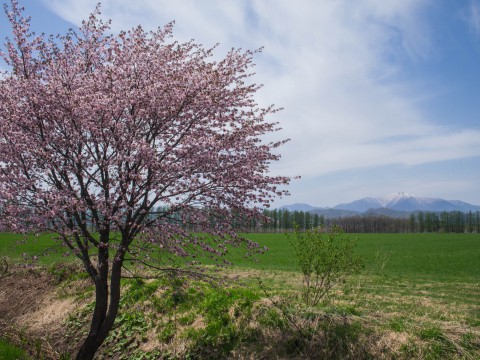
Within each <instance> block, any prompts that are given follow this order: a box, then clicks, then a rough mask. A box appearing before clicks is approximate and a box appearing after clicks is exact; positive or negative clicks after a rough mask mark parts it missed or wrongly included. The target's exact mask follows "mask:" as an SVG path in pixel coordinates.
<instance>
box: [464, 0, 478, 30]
mask: <svg viewBox="0 0 480 360" xmlns="http://www.w3.org/2000/svg"><path fill="white" fill-rule="evenodd" d="M465 18H466V20H467V21H468V23H469V24H470V27H471V28H472V30H473V31H474V32H475V33H476V34H477V35H480V2H479V1H478V0H471V1H470V6H469V8H468V11H467V13H466V16H465Z"/></svg>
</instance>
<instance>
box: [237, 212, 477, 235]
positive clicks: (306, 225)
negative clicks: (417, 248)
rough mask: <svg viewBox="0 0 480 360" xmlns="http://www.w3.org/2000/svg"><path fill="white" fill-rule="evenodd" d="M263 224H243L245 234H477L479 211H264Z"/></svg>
mask: <svg viewBox="0 0 480 360" xmlns="http://www.w3.org/2000/svg"><path fill="white" fill-rule="evenodd" d="M263 213H264V215H265V216H266V218H267V219H268V221H265V222H264V223H263V224H259V223H257V222H250V223H245V224H243V226H245V227H246V228H247V230H248V231H265V232H284V231H287V232H288V231H293V230H294V229H295V228H296V227H297V226H298V227H299V228H300V229H302V230H307V229H311V228H315V227H318V226H325V227H331V226H333V225H338V226H340V227H341V228H342V229H343V231H345V232H347V233H424V232H429V233H480V212H479V211H477V212H472V211H469V212H462V211H442V212H431V211H417V212H413V213H411V214H410V215H409V216H408V217H404V218H399V217H392V216H387V215H372V214H365V215H354V216H346V217H335V218H325V217H324V216H323V215H319V214H317V213H313V212H309V211H302V210H294V211H290V210H287V209H274V210H270V209H266V210H264V212H263Z"/></svg>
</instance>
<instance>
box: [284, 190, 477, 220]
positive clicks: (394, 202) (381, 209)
mask: <svg viewBox="0 0 480 360" xmlns="http://www.w3.org/2000/svg"><path fill="white" fill-rule="evenodd" d="M281 208H283V209H288V210H290V211H309V212H314V213H318V214H319V215H323V216H325V217H344V216H352V215H355V214H363V213H366V212H368V213H369V214H372V215H388V216H393V217H403V216H407V215H408V214H409V213H412V212H415V211H431V212H441V211H462V212H468V211H480V206H477V205H472V204H469V203H466V202H464V201H460V200H445V199H440V198H426V197H421V196H417V195H414V194H409V193H405V192H398V193H393V194H388V195H386V196H383V197H376V198H373V197H366V198H363V199H359V200H355V201H353V202H351V203H345V204H339V205H336V206H334V207H332V208H324V207H315V206H312V205H309V204H293V205H286V206H282V207H281Z"/></svg>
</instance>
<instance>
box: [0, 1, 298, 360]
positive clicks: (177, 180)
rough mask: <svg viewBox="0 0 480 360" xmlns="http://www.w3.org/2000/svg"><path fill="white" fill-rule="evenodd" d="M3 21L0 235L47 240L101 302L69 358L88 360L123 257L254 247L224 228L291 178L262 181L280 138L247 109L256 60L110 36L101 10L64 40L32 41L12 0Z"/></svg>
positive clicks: (148, 35) (108, 316)
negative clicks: (76, 265)
mask: <svg viewBox="0 0 480 360" xmlns="http://www.w3.org/2000/svg"><path fill="white" fill-rule="evenodd" d="M5 12H6V14H7V16H8V19H9V20H10V23H11V26H12V34H13V37H12V38H11V39H9V38H7V40H6V43H5V52H3V53H2V54H1V56H2V58H3V60H4V61H5V63H6V64H7V66H8V70H7V71H6V72H4V73H3V74H2V75H1V76H0V98H1V100H0V101H1V108H0V217H1V219H0V222H1V224H0V225H1V226H2V227H3V228H8V229H12V230H15V231H17V232H40V231H48V232H51V233H53V234H56V235H57V236H58V238H60V239H61V240H62V242H63V243H64V244H65V246H66V247H68V248H69V249H70V251H71V252H72V254H74V255H75V256H77V257H78V258H79V259H80V260H81V261H82V263H83V265H84V267H85V270H86V272H87V273H88V275H89V276H90V278H91V279H92V281H93V283H94V285H95V294H96V295H95V308H94V311H93V315H92V321H91V326H90V331H89V333H88V336H87V337H86V339H85V340H84V342H83V343H82V345H81V346H80V350H79V352H78V355H77V359H91V358H93V356H94V354H95V352H96V351H97V349H98V348H99V347H100V345H101V344H102V342H103V341H104V339H105V338H106V336H107V334H108V332H109V331H110V329H111V328H112V326H113V323H114V321H115V318H116V316H117V313H118V310H119V301H120V297H121V292H120V278H121V276H122V269H125V264H126V261H127V260H128V263H130V262H131V261H136V262H138V263H141V264H144V265H153V259H154V257H153V256H150V255H149V250H150V249H157V251H162V252H163V253H169V254H171V255H172V256H180V257H185V258H189V259H192V258H193V259H195V258H196V256H197V255H199V254H204V253H207V254H211V255H212V256H214V257H216V258H219V259H221V257H222V255H224V254H225V253H226V252H227V251H228V249H229V247H230V246H235V245H240V244H246V247H245V250H246V251H248V250H249V249H253V248H255V246H258V245H256V244H254V243H250V242H248V241H247V240H245V239H242V238H241V237H239V236H237V235H236V233H235V229H234V228H233V227H232V224H233V223H234V221H235V219H258V218H261V216H262V215H261V212H260V211H259V210H260V208H264V207H268V206H269V204H270V203H271V201H272V200H273V198H274V197H275V196H281V195H283V194H285V193H286V191H285V190H282V189H283V185H286V184H288V182H289V179H288V178H287V177H282V176H270V175H269V166H270V164H271V163H272V162H274V161H276V160H278V159H279V155H278V154H276V153H274V151H275V149H276V148H277V147H278V146H280V145H281V144H282V143H284V142H285V140H282V141H278V142H266V141H265V140H264V138H265V137H264V135H266V134H267V135H268V134H269V133H272V132H274V131H277V130H278V129H279V128H278V124H277V123H274V122H269V121H267V120H266V117H267V116H268V115H270V114H273V113H275V112H276V111H278V109H276V108H275V107H273V106H269V107H266V108H261V107H259V105H258V104H257V103H256V101H255V99H254V95H255V93H256V92H257V90H258V89H259V88H260V86H259V85H256V84H254V83H252V81H251V76H252V75H253V72H252V70H251V69H252V67H253V62H252V58H253V56H254V52H251V51H240V50H235V49H233V50H231V51H230V52H229V53H228V54H227V55H226V56H225V57H224V58H223V59H222V60H219V61H214V60H213V58H212V56H213V50H214V49H205V48H204V47H203V46H202V45H199V44H197V43H195V42H194V41H190V42H186V43H179V42H177V41H174V40H173V38H172V26H173V24H168V25H166V26H165V27H163V28H159V29H157V30H155V31H151V32H147V31H145V30H143V29H142V28H141V27H140V26H139V27H136V28H134V29H132V30H130V31H126V32H120V33H118V34H114V35H112V34H111V30H110V27H109V22H104V21H102V20H101V19H100V18H99V15H100V11H99V8H98V7H97V9H96V10H95V11H94V12H93V13H92V15H91V16H90V17H89V19H88V20H86V21H84V22H83V23H82V25H81V27H80V28H79V29H78V30H76V31H74V30H70V31H69V32H67V33H66V34H65V35H62V36H60V35H58V36H46V35H40V36H37V35H36V34H35V33H34V32H32V31H31V30H30V26H29V20H30V19H29V18H28V17H25V16H24V15H23V8H21V7H20V6H19V5H18V3H17V2H16V1H15V0H14V1H11V4H10V5H9V6H7V5H6V6H5ZM185 264H189V262H187V261H185ZM190 264H193V262H190ZM192 266H193V265H192ZM188 269H189V268H188V267H187V265H185V267H184V268H183V270H182V271H186V272H187V271H188Z"/></svg>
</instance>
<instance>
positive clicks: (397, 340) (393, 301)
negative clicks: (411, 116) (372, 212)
mask: <svg viewBox="0 0 480 360" xmlns="http://www.w3.org/2000/svg"><path fill="white" fill-rule="evenodd" d="M245 236H246V237H247V238H249V239H250V240H253V241H256V242H258V243H259V244H260V245H262V246H267V247H268V249H269V251H267V252H266V253H265V254H263V255H257V256H256V257H255V259H252V258H245V257H244V254H245V250H244V249H232V251H231V252H230V254H229V260H231V261H232V262H233V263H234V266H233V268H232V269H231V270H229V271H230V272H232V273H236V274H241V277H242V278H243V279H244V280H245V281H244V283H246V284H249V285H250V289H251V291H252V294H254V295H255V296H254V298H255V299H257V300H258V299H259V298H261V297H263V296H265V294H264V293H263V290H260V288H259V282H258V280H259V279H261V280H262V282H263V284H265V285H266V286H267V287H268V289H267V290H268V291H269V292H270V296H272V298H273V297H278V296H280V297H282V296H286V299H290V298H289V296H291V295H294V294H295V293H297V294H298V292H299V291H300V289H301V284H302V280H301V274H300V273H299V272H298V271H297V260H296V257H295V254H294V252H293V249H292V247H291V245H290V243H289V240H288V237H287V236H286V235H285V234H272V233H255V234H245ZM350 237H351V238H358V241H357V247H356V252H357V253H358V254H359V255H361V256H362V258H363V259H364V263H365V269H364V270H363V271H362V272H361V273H359V274H355V275H354V276H351V277H350V278H349V279H348V281H347V282H346V283H345V284H342V285H341V286H340V287H338V288H337V289H336V290H335V295H334V296H333V297H332V301H331V302H330V303H329V304H327V305H322V306H323V307H320V308H319V309H316V310H315V309H314V310H312V311H314V313H315V311H320V312H321V313H326V314H333V316H337V315H339V316H342V317H341V318H340V319H346V318H343V316H347V317H348V318H349V322H348V325H345V326H344V327H342V326H343V325H342V326H340V327H338V328H336V327H334V328H329V329H330V330H332V329H334V333H335V334H334V335H332V336H333V338H334V339H336V341H339V343H338V344H337V343H334V344H331V349H337V346H343V344H345V343H348V344H350V345H349V346H354V347H355V346H357V350H358V346H360V348H361V347H362V346H363V344H365V341H366V343H368V344H370V345H372V346H374V347H375V349H376V350H374V351H373V352H370V353H369V354H370V355H372V354H373V355H372V356H373V357H375V356H377V355H378V354H379V353H378V352H377V351H383V350H381V349H380V350H379V349H378V346H377V345H378V344H381V342H380V343H378V341H380V340H378V339H379V338H381V339H384V340H382V341H386V343H387V344H388V346H387V347H388V349H389V350H385V351H390V353H389V352H387V353H386V354H395V357H398V358H399V359H410V358H422V359H424V358H425V359H427V358H429V359H477V358H480V302H479V300H478V299H480V235H478V234H351V235H350ZM47 249H49V250H54V251H53V252H52V251H49V253H50V254H49V255H47V256H40V257H39V260H38V262H39V263H40V264H43V265H48V266H50V265H51V264H53V263H56V262H63V261H66V260H68V261H70V260H75V258H74V257H72V256H70V257H64V256H62V254H63V253H65V252H66V250H65V248H63V247H61V246H60V245H58V244H57V243H56V242H55V241H54V240H53V239H52V236H51V235H49V234H42V235H40V236H38V237H34V238H31V239H26V241H23V238H22V236H19V235H12V234H9V233H0V256H7V257H8V258H9V259H10V260H9V262H16V261H18V262H20V261H22V254H24V253H28V254H29V256H39V255H42V254H43V253H44V252H45V250H47ZM140 288H141V289H143V287H140ZM89 289H90V288H89ZM128 289H130V290H132V289H133V288H131V285H130V287H128V286H127V287H126V289H125V290H126V291H127V292H128V291H130V290H128ZM146 289H147V290H148V289H149V287H146ZM88 291H91V289H90V290H88ZM88 291H87V293H88ZM139 291H140V290H139ZM141 291H144V290H141ZM242 291H243V290H242ZM249 291H250V290H249ZM212 294H213V295H212V296H214V297H219V298H218V299H220V300H221V301H224V300H222V299H225V296H226V295H225V294H223V295H222V296H220V295H221V294H220V295H219V294H217V293H216V292H213V293H212ZM224 295H225V296H224ZM76 296H78V294H77V295H76ZM205 296H206V295H204V297H201V298H199V299H197V300H195V302H194V303H195V304H196V303H197V302H199V303H201V301H207V300H208V301H210V300H211V299H209V298H208V296H207V297H205ZM228 296H231V294H230V295H228ZM242 296H243V295H242ZM242 296H241V297H240V298H241V299H243V297H242ZM218 299H217V300H218ZM255 299H253V300H251V301H250V302H248V303H249V304H250V305H249V306H250V307H248V309H246V310H245V309H244V310H242V311H245V315H248V314H250V313H252V311H254V307H252V306H253V305H252V304H253V303H254V302H255V301H256V300H255ZM166 300H168V298H165V297H162V298H160V299H158V301H166ZM177 300H178V299H177ZM177 300H175V301H177ZM217 300H216V301H217ZM220 300H218V301H220ZM244 300H245V299H244ZM239 301H240V300H239ZM288 301H290V300H288ZM295 301H298V298H297V300H295ZM244 302H245V301H244ZM174 303H175V302H174ZM260 304H263V305H261V306H260V307H259V308H255V309H257V310H258V309H260V310H261V309H263V308H262V306H264V305H265V304H269V303H268V302H266V303H265V302H261V303H260ZM288 304H290V302H288ZM217 305H218V307H219V309H222V310H221V312H222V314H223V315H222V316H225V315H224V312H225V313H228V312H229V311H230V310H231V308H230V307H231V306H233V305H232V304H231V303H230V302H225V304H221V306H220V305H219V304H217ZM192 306H193V305H192ZM195 306H196V305H195ZM195 306H193V307H192V309H193V310H189V311H192V314H196V313H198V312H201V311H203V310H201V309H197V308H196V307H195ZM270 306H271V305H270ZM288 306H290V305H288ZM210 308H211V307H210V305H209V307H208V309H210ZM161 309H163V305H162V306H161ZM288 309H290V307H289V308H288ZM301 309H302V307H299V309H298V310H295V311H296V312H294V313H293V314H294V316H296V317H297V318H298V319H300V320H299V321H300V323H301V324H303V323H304V321H307V320H306V319H310V317H311V313H310V312H309V311H310V310H308V311H307V312H306V313H305V314H303V312H302V311H303V310H301ZM260 310H259V311H260ZM264 310H265V311H266V312H265V313H260V314H256V315H255V316H260V318H259V319H260V320H261V321H263V322H264V323H265V324H266V325H265V326H266V327H265V328H264V329H263V330H262V331H266V332H267V333H268V332H269V331H270V332H271V333H272V334H277V335H279V334H280V333H282V331H284V330H282V328H281V327H280V328H279V326H280V325H281V324H282V321H285V319H283V320H282V318H281V317H280V318H278V313H277V315H275V311H274V310H275V307H274V308H273V309H272V308H268V306H267V308H265V309H264ZM277 310H278V309H277ZM162 311H165V309H163V310H162ZM175 311H176V310H175ZM219 311H220V310H219ZM262 311H263V310H262ZM289 311H290V310H289ZM167 314H168V316H167V315H163V317H162V319H164V318H165V319H166V318H172V317H173V318H176V317H177V315H175V314H174V313H169V312H167ZM192 314H190V313H188V314H183V315H182V316H184V317H185V319H183V318H182V317H179V318H180V319H183V320H182V321H184V322H186V323H190V322H192V323H193V321H194V320H193V319H194V318H195V316H194V315H192ZM302 314H303V315H302ZM309 314H310V315H309ZM77 315H78V314H77ZM77 315H75V316H77ZM127 315H128V314H126V315H125V316H127ZM187 315H188V316H187ZM217 315H218V314H217ZM217 315H215V319H217V318H218V316H217ZM128 316H130V315H128ZM132 316H133V315H132ZM155 316H156V315H155ZM205 316H207V315H205ZM252 316H253V315H252ZM270 316H274V318H270ZM275 316H276V317H275ZM302 316H306V318H303V317H302ZM78 317H79V319H80V318H81V319H85V316H84V315H82V314H80V315H78ZM187 317H188V319H187ZM264 317H265V319H264ZM205 319H207V318H204V320H205ZM262 319H263V320H262ZM313 319H315V317H313ZM187 320H188V321H187ZM162 321H163V320H162ZM169 321H170V320H169ZM232 321H233V320H232ZM248 321H252V320H248ZM279 321H280V322H279ZM312 321H313V320H312ZM342 321H343V320H342ZM82 324H83V323H82ZM129 324H130V322H125V325H124V326H126V327H128V326H130V325H129ZM142 324H143V323H142ZM151 324H156V322H154V321H153V320H152V321H151ZM169 324H170V323H167V325H168V326H167V325H165V326H166V327H165V329H166V330H165V329H164V330H162V331H163V332H165V331H167V330H168V336H166V335H165V334H164V335H165V338H166V339H167V338H168V339H171V337H176V336H178V337H179V338H182V336H186V335H185V334H183V333H182V332H181V331H180V330H178V334H177V333H176V332H175V331H176V330H175V331H173V330H172V329H171V326H170V325H171V324H170V325H169ZM228 324H229V325H228V326H230V327H231V329H236V330H235V331H240V330H239V328H236V326H237V325H238V324H237V325H234V324H233V323H232V324H231V323H228ZM269 324H270V325H269ZM272 324H273V325H272ZM305 324H308V322H307V323H305ZM312 324H313V323H312ZM312 324H310V325H312ZM319 324H321V323H318V324H316V325H315V326H320V325H319ZM120 325H121V324H120ZM120 325H119V326H120ZM127 325H128V326H127ZM144 325H145V324H144ZM214 325H215V326H214ZM310 325H309V326H310ZM337 325H338V324H337ZM337 325H335V326H337ZM121 326H123V325H121ZM142 326H143V325H142ZM145 326H146V325H145ZM149 326H150V325H149ZM152 326H153V325H152ZM155 326H157V325H155ZM161 326H163V325H161ZM161 326H160V327H161ZM211 326H212V329H213V328H215V329H216V330H215V332H214V334H217V332H218V334H223V332H224V331H226V330H225V328H224V327H223V325H222V326H220V325H219V324H217V323H212V325H211ZM270 326H271V327H270ZM119 329H120V328H119ZM229 329H230V328H229ZM316 329H317V330H316V331H319V330H318V328H316ZM77 330H78V329H77ZM207 330H208V331H213V330H211V329H210V325H208V326H207V328H206V329H205V331H207ZM118 331H120V330H118ZM122 331H123V330H122ZM185 331H187V330H185ZM188 331H190V332H191V334H190V333H189V334H190V335H189V336H191V337H193V338H195V339H197V337H198V339H203V336H204V335H205V334H203V333H202V334H203V335H201V334H200V333H197V332H198V331H197V330H192V329H191V330H188ZM232 331H233V330H232ZM241 331H243V330H241ZM249 331H250V330H249ZM321 331H323V330H321ZM345 331H346V332H345ZM163 332H162V334H163ZM120 333H121V331H120ZM327 333H328V331H327V332H323V335H322V336H326V334H327ZM182 334H183V335H182ZM218 334H217V335H211V337H212V341H217V340H218V339H220V338H221V336H223V335H218ZM360 334H366V335H365V336H367V337H368V338H367V339H365V338H364V339H363V340H360V339H362V338H361V336H363V335H360ZM200 335H201V336H200ZM264 335H265V334H264ZM267 335H268V334H267ZM118 336H120V335H118ZM205 336H206V335H205ZM209 336H210V335H209ZM218 336H220V337H218ZM229 336H230V335H229ZM235 336H236V335H235ZM272 336H273V335H272ZM345 336H346V338H345ZM119 339H120V338H119ZM198 339H197V340H198ZM232 339H235V337H233V338H232ZM165 341H166V340H165ZM235 341H236V340H235ZM269 341H270V340H269ZM271 341H277V340H275V339H274V340H271ZM167 342H170V340H168V341H167ZM267 342H268V341H267ZM284 345H285V346H287V347H288V343H287V344H284ZM111 346H112V347H113V348H118V346H119V345H118V344H117V343H115V342H112V345H111ZM202 346H203V345H202ZM212 346H213V345H212ZM232 346H233V345H232ZM282 346H283V345H282ZM328 346H330V345H328ZM328 346H327V348H328ZM344 350H345V351H346V353H340V355H341V354H347V353H348V351H350V350H348V349H344ZM342 351H343V350H342ZM340 355H338V356H340ZM386 356H387V358H388V356H389V355H386ZM392 356H393V355H392ZM367 358H368V356H367Z"/></svg>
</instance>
